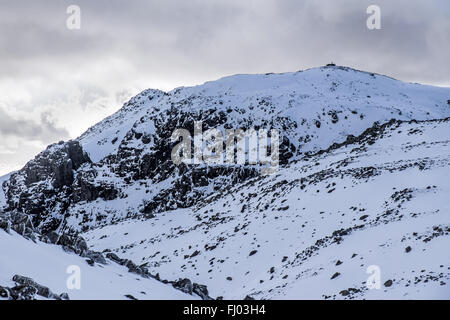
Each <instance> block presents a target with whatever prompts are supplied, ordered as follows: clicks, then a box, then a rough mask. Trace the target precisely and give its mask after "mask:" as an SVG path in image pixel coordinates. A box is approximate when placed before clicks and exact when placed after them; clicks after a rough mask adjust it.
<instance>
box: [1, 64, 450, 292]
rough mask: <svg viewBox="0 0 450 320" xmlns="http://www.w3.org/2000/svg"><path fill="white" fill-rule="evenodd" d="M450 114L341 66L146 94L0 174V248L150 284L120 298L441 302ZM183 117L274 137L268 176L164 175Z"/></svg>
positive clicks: (417, 91) (202, 171) (236, 170)
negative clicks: (270, 132)
mask: <svg viewBox="0 0 450 320" xmlns="http://www.w3.org/2000/svg"><path fill="white" fill-rule="evenodd" d="M449 117H450V88H438V87H431V86H424V85H420V84H410V83H404V82H401V81H398V80H395V79H392V78H389V77H386V76H382V75H378V74H373V73H367V72H362V71H357V70H354V69H351V68H346V67H338V66H326V67H321V68H316V69H310V70H306V71H299V72H293V73H285V74H266V75H236V76H231V77H226V78H222V79H220V80H217V81H212V82H207V83H205V84H203V85H200V86H195V87H188V88H184V87H183V88H177V89H175V90H173V91H171V92H167V93H166V92H162V91H159V90H146V91H144V92H142V93H141V94H139V95H137V96H136V97H134V98H132V99H131V100H130V101H129V102H127V103H126V104H125V105H124V106H123V107H122V108H121V109H120V110H119V111H118V112H116V113H115V114H113V115H111V116H110V117H108V118H106V119H104V120H103V121H101V122H100V123H98V124H96V125H95V126H93V127H91V128H90V129H89V130H87V131H86V132H85V133H84V134H83V135H81V136H80V137H79V138H78V139H75V140H72V141H68V142H60V143H58V144H54V145H51V146H49V147H48V148H47V149H46V150H45V151H43V152H42V153H40V154H39V155H38V156H36V158H35V159H33V160H31V161H30V162H29V163H27V164H26V166H25V167H24V168H23V169H21V170H19V171H17V172H14V173H12V174H10V175H8V176H5V177H4V178H3V181H4V182H3V194H2V195H0V200H1V202H2V205H3V207H4V208H3V213H2V214H0V227H1V226H2V227H3V229H5V230H6V229H8V230H9V229H12V230H11V231H10V233H12V235H7V234H3V235H2V239H1V240H0V243H2V247H3V244H8V247H10V248H14V247H17V248H18V249H17V250H14V251H13V252H18V251H23V252H28V251H30V252H32V251H36V252H40V250H41V251H42V252H46V254H50V253H47V252H53V251H55V259H58V261H60V262H62V261H63V260H64V259H65V258H64V257H65V256H66V255H67V256H68V255H71V256H70V258H67V259H68V260H70V259H81V258H80V257H79V256H82V257H84V258H85V259H86V258H87V260H88V262H89V264H92V265H93V266H90V265H89V264H87V263H86V262H83V261H81V262H80V263H81V264H85V265H87V266H89V267H90V268H94V269H92V270H96V269H98V268H104V269H107V270H109V271H108V272H110V273H111V274H113V273H114V272H117V271H114V269H113V268H120V267H123V268H125V270H126V267H128V270H129V271H131V272H134V273H136V274H139V275H140V276H143V277H144V278H145V281H150V282H151V283H150V282H149V284H148V286H154V289H153V294H152V295H149V296H145V295H142V294H140V295H139V294H138V293H139V292H140V291H146V290H141V289H139V290H138V289H137V288H140V287H139V286H137V287H136V286H135V284H133V283H132V281H131V280H130V282H127V284H126V285H125V286H126V287H127V288H126V290H125V291H126V292H125V291H124V292H121V293H120V294H121V296H122V297H125V295H127V294H129V295H132V296H133V297H136V298H156V297H158V294H157V291H158V290H159V289H157V288H159V286H165V287H164V289H162V293H161V296H160V298H167V297H169V296H168V295H166V293H167V294H169V293H170V292H171V291H173V292H174V293H173V296H171V298H174V299H175V298H184V297H185V296H186V297H197V298H199V297H202V298H208V295H209V296H211V297H213V298H216V297H224V298H229V299H242V298H244V297H246V296H249V297H252V298H255V299H283V298H290V299H299V298H302V299H304V298H317V299H328V298H336V299H339V298H446V299H448V298H450V295H449V292H450V290H449V288H450V284H449V281H450V254H449V253H448V249H447V248H448V245H449V244H450V237H449V236H450V234H449V233H450V212H449V209H450V200H449V197H448V194H449V191H450V184H449V183H448V182H447V179H446V177H447V176H448V175H449V173H450V166H449V162H450V146H449V143H450V119H449ZM194 121H202V123H203V129H204V130H206V129H209V128H218V129H219V130H221V131H223V132H225V130H226V129H239V128H242V129H246V130H248V129H252V128H255V129H259V128H265V129H278V130H279V132H280V164H281V166H280V168H279V169H278V171H277V172H276V174H274V175H269V176H264V175H260V174H259V171H258V168H256V167H255V166H253V165H250V164H245V165H232V166H230V165H225V164H223V165H204V164H202V165H186V164H182V165H180V166H177V165H175V164H174V163H173V162H172V160H171V151H172V149H173V146H174V145H175V143H174V142H172V141H171V139H170V137H171V134H172V132H173V131H174V130H175V129H177V128H184V129H187V130H188V131H190V132H193V129H194V128H193V127H194ZM0 232H2V231H1V230H0ZM15 233H19V234H21V235H23V236H24V237H25V238H27V239H31V240H33V241H35V242H36V244H33V243H31V242H30V244H25V243H26V240H24V239H21V238H20V237H18V236H17V235H15ZM81 237H82V238H84V240H83V239H82V238H81ZM80 241H81V243H82V244H83V243H84V241H86V242H85V246H84V245H81V246H80ZM43 242H46V243H43ZM49 243H50V244H49ZM51 243H53V244H59V245H62V246H63V248H64V249H65V250H66V251H69V252H71V253H64V252H63V251H62V249H61V248H58V247H55V248H53V247H54V245H51ZM27 250H28V251H27ZM58 250H59V251H58ZM56 251H58V253H56ZM76 255H78V257H77V256H76ZM2 256H3V255H2ZM30 256H31V257H32V256H33V255H30ZM34 256H36V255H34ZM6 257H7V258H5V260H4V261H8V262H7V263H6V262H4V261H3V258H2V262H1V263H0V267H1V266H7V267H6V269H8V270H11V271H10V272H9V273H4V274H8V276H7V278H8V279H9V280H8V281H12V280H11V277H10V275H9V274H10V273H14V271H13V270H14V268H15V266H16V265H17V261H16V259H17V258H15V256H14V254H13V253H12V252H10V251H6ZM119 257H120V258H119ZM51 261H52V260H51V259H50V260H49V261H47V263H51ZM113 262H117V263H118V264H119V266H116V264H117V263H116V264H114V263H113ZM55 264H56V262H55ZM124 266H125V267H124ZM369 266H376V267H377V268H379V270H380V272H381V273H380V277H381V281H382V285H381V289H368V288H367V286H366V284H365V283H366V280H367V278H368V277H369V274H367V273H366V271H367V268H368V267H369ZM369 269H370V268H369ZM20 270H21V271H20V272H22V273H25V271H26V270H22V269H20ZM90 270H91V269H90ZM63 272H65V270H63ZM92 273H93V274H94V273H95V272H94V271H92ZM28 274H30V275H32V274H35V273H33V272H32V271H31V270H30V272H28ZM156 274H159V275H158V276H156ZM25 276H26V274H25ZM36 277H38V278H39V279H43V280H38V279H35V280H36V281H43V283H42V284H43V285H48V286H50V285H51V284H52V285H53V282H51V283H50V282H49V283H48V284H46V283H44V282H45V281H46V280H45V275H41V276H39V274H38V275H37V276H36ZM105 277H106V276H105ZM132 279H134V278H133V277H132ZM161 279H168V281H164V283H162V282H161ZM177 279H181V281H176V280H177ZM182 279H185V280H182ZM188 279H189V280H188ZM0 280H1V281H2V282H3V283H2V282H0V285H8V283H6V282H5V281H7V279H0ZM156 280H159V281H156ZM105 281H106V280H105ZM111 281H113V280H111ZM197 283H200V284H202V285H198V284H197ZM9 285H11V283H9ZM63 285H64V283H63V284H61V283H60V284H54V287H55V289H54V290H57V289H58V290H59V291H61V289H59V288H62V286H63ZM203 285H206V286H207V289H208V290H206V288H205V287H204V286H203ZM144 286H147V283H146V284H144ZM172 287H175V288H176V289H180V290H181V291H184V293H183V292H181V293H180V290H175V288H172ZM128 288H129V289H128ZM186 288H187V289H186ZM169 289H170V290H169ZM172 289H173V290H172ZM127 290H128V291H127ZM167 290H169V291H167ZM59 291H58V292H59ZM112 291H114V290H112ZM193 292H194V296H191V295H185V293H187V294H190V293H193ZM180 294H181V296H180ZM184 295H185V296H184ZM69 296H70V293H69ZM74 297H75V298H77V297H82V296H81V295H74ZM86 297H101V291H98V292H94V291H89V293H86ZM103 297H104V298H109V297H110V296H109V295H107V294H105V295H104V296H103Z"/></svg>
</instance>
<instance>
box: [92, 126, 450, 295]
mask: <svg viewBox="0 0 450 320" xmlns="http://www.w3.org/2000/svg"><path fill="white" fill-rule="evenodd" d="M384 131H385V132H383V133H382V134H380V136H379V137H377V139H376V141H375V143H373V144H368V143H367V142H363V143H356V144H350V145H347V146H343V147H341V148H338V149H336V150H333V151H331V152H329V153H324V154H321V155H317V156H314V157H312V158H310V159H308V160H301V161H298V162H296V163H293V164H292V165H289V166H287V167H284V168H282V169H281V170H280V172H279V173H278V174H277V175H276V176H270V177H259V178H255V179H252V180H250V181H248V182H246V183H242V184H240V185H237V186H235V187H233V188H232V189H230V190H222V193H220V194H219V195H218V196H217V197H214V198H212V199H211V201H210V203H209V204H207V205H202V206H200V207H194V208H189V209H181V210H176V211H170V212H164V213H161V214H159V215H158V216H157V217H156V218H154V219H151V220H147V221H140V220H129V221H125V222H122V223H119V224H117V225H111V226H106V227H103V228H98V229H94V230H92V231H89V232H87V233H86V234H85V238H86V239H87V241H88V243H89V244H90V245H91V246H92V248H94V249H96V250H102V249H105V248H108V249H111V250H113V252H117V253H118V254H120V255H123V256H126V257H128V258H130V259H133V260H135V261H139V262H140V263H141V262H142V263H144V262H147V263H149V265H150V266H151V268H152V269H153V270H155V271H157V272H159V273H160V274H161V275H162V276H165V277H174V276H175V275H177V276H180V275H183V276H186V277H188V278H190V279H193V280H195V281H199V282H201V283H205V284H206V285H207V286H208V288H209V290H210V292H211V295H212V296H213V297H214V296H223V297H225V298H229V299H242V298H243V297H245V296H246V295H251V296H253V297H255V298H258V299H259V298H262V299H280V298H288V299H323V298H337V299H338V298H364V299H403V298H407V299H408V298H413V299H433V298H438V299H449V298H450V253H449V251H448V246H449V244H450V200H449V199H450V198H449V197H448V195H449V194H450V185H449V183H448V176H449V175H450V166H449V162H450V120H449V119H447V120H446V121H430V122H421V123H415V122H412V123H402V124H398V123H394V124H391V125H390V126H388V127H387V128H386V129H385V130H384ZM381 135H382V137H381ZM363 141H364V140H363ZM407 247H411V248H412V250H411V251H410V252H406V251H405V250H406V248H407ZM254 250H256V253H254V254H251V253H252V251H254ZM337 261H341V262H342V264H339V265H337ZM370 265H377V266H379V267H380V269H381V280H382V283H383V284H384V283H385V282H386V281H388V280H392V281H393V284H392V286H390V287H385V286H383V285H382V289H380V290H368V289H367V288H366V286H365V281H366V280H367V278H368V276H369V275H368V274H367V273H366V271H367V267H368V266H370ZM272 268H273V269H272ZM336 272H338V273H339V275H338V276H337V277H336V278H334V279H331V277H332V276H333V275H334V274H335V273H336ZM229 277H230V278H229ZM349 288H355V289H357V291H356V292H355V293H352V294H350V295H345V294H346V292H345V290H347V291H348V290H349ZM341 292H342V293H343V294H344V295H343V294H341ZM350 292H351V290H350Z"/></svg>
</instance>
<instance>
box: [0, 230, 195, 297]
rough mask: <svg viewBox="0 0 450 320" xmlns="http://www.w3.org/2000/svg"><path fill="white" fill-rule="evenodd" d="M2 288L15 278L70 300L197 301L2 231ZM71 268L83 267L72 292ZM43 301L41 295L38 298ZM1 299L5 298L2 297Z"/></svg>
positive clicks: (114, 267)
mask: <svg viewBox="0 0 450 320" xmlns="http://www.w3.org/2000/svg"><path fill="white" fill-rule="evenodd" d="M0 243H1V251H0V252H1V253H0V254H1V257H2V258H1V263H0V285H2V286H11V287H12V286H14V281H12V278H13V276H14V275H16V274H18V275H22V276H26V277H30V278H32V279H33V280H35V281H36V282H37V283H39V284H41V285H44V286H47V287H49V288H50V289H51V290H52V291H53V292H54V293H57V294H60V293H63V292H66V293H68V294H69V297H70V299H72V300H77V299H83V300H91V299H110V300H118V299H127V297H126V295H132V296H133V297H135V298H136V299H169V300H171V299H184V300H189V299H195V297H194V296H191V295H187V294H185V293H183V292H181V291H178V290H175V289H174V288H172V287H171V286H168V285H166V284H163V283H161V282H158V281H156V280H154V279H147V278H143V277H140V276H138V275H135V274H132V273H129V272H128V270H127V269H126V268H125V267H124V266H120V265H118V264H115V263H113V262H110V263H109V264H108V265H100V264H95V265H94V266H90V265H89V264H88V263H87V262H86V261H85V259H83V258H81V257H79V256H77V255H75V254H70V253H67V252H64V251H63V250H62V248H61V247H60V246H56V245H51V244H46V243H42V242H38V243H34V242H32V241H29V240H26V239H25V238H23V237H22V236H20V235H18V234H17V233H15V232H12V234H7V233H6V232H4V231H3V230H0ZM71 265H75V266H78V267H80V271H81V273H80V275H81V288H80V289H79V290H78V289H68V288H67V285H66V283H67V279H68V278H69V276H70V275H71V274H68V273H66V271H67V268H68V267H69V266H71ZM38 298H39V296H38ZM0 299H1V298H0Z"/></svg>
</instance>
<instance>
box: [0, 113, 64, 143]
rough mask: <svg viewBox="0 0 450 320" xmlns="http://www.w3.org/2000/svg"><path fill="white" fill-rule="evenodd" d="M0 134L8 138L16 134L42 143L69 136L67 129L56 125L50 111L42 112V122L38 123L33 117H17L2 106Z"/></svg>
mask: <svg viewBox="0 0 450 320" xmlns="http://www.w3.org/2000/svg"><path fill="white" fill-rule="evenodd" d="M0 134H1V135H2V136H3V137H6V138H8V137H11V136H16V137H20V138H22V139H28V140H34V141H40V142H42V143H50V142H53V141H54V140H55V139H66V138H67V137H69V134H68V132H67V130H65V129H64V128H59V127H57V126H56V125H55V123H54V121H53V120H52V118H51V115H50V114H49V113H48V112H43V113H41V118H40V123H38V122H36V121H34V120H31V119H16V118H14V117H12V116H11V115H9V114H8V113H7V112H6V111H5V110H3V109H1V108H0Z"/></svg>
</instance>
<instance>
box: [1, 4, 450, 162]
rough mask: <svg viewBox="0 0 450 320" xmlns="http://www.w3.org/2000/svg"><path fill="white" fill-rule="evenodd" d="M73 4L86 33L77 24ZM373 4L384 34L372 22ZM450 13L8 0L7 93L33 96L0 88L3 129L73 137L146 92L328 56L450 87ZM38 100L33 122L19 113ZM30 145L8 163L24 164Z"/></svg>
mask: <svg viewBox="0 0 450 320" xmlns="http://www.w3.org/2000/svg"><path fill="white" fill-rule="evenodd" d="M74 3H76V4H78V5H79V6H80V7H81V30H77V31H70V30H68V29H67V28H66V19H67V17H68V15H67V14H66V8H67V6H68V5H71V4H74ZM371 4H377V5H379V6H380V7H381V19H382V30H375V31H370V30H368V29H367V28H366V19H367V17H368V16H367V14H366V8H367V7H368V6H369V5H371ZM449 17H450V2H449V1H448V0H430V1H423V0H397V1H392V0H376V1H373V0H340V1H336V0H321V1H317V0H303V1H301V0H249V1H242V0H214V1H209V0H191V1H182V0H165V1H162V0H133V1H121V0H96V1H92V0H77V1H72V0H59V1H47V0H10V1H5V0H0V92H5V91H6V90H10V89H11V85H10V84H11V83H14V85H15V86H16V87H17V88H20V89H23V90H22V91H26V92H27V96H29V97H30V99H29V101H28V100H26V99H22V97H21V94H22V93H21V92H22V91H21V92H20V93H17V96H16V97H14V99H12V98H10V97H9V98H5V96H9V95H8V94H6V95H0V105H3V106H8V108H3V109H1V108H0V135H1V136H2V137H4V136H6V137H22V139H25V140H26V139H38V140H39V141H41V142H43V143H50V142H55V141H58V140H61V139H66V138H74V137H75V136H76V135H78V134H80V133H81V132H82V131H83V130H85V129H87V128H88V127H89V126H90V125H92V124H93V123H92V122H93V121H94V120H93V119H95V121H97V120H99V119H101V117H103V116H107V115H108V114H110V113H112V112H113V111H115V110H117V108H119V107H120V106H121V104H122V103H123V102H124V101H125V100H126V99H127V98H128V97H129V96H130V95H132V94H137V93H138V91H139V90H141V89H145V88H148V87H154V88H160V89H165V90H167V89H171V88H173V87H175V86H179V85H192V84H198V83H201V82H204V81H207V80H212V79H215V78H219V77H221V76H225V75H230V74H235V73H265V72H284V71H295V70H299V69H306V68H310V67H315V66H320V65H323V64H326V63H328V62H330V61H334V62H335V63H337V64H341V65H347V66H351V67H355V68H358V69H363V70H367V71H372V72H377V73H381V74H386V75H389V76H392V77H395V78H398V79H401V80H405V81H414V82H422V83H430V84H441V85H442V84H446V85H450V72H449V71H450V60H449V59H448V53H449V52H450V37H449V34H450V19H449ZM5 83H6V84H5ZM8 93H9V92H8ZM73 96H75V99H73ZM8 99H9V100H8ZM11 99H12V100H11ZM22 100H23V101H24V102H23V101H22ZM18 101H19V102H18ZM22 102H23V103H22ZM12 103H16V104H18V105H13V104H12ZM19 103H20V105H19ZM112 104H114V105H112ZM36 108H38V109H40V110H39V112H38V113H39V114H40V118H39V117H38V118H37V120H29V119H26V118H23V117H20V116H18V115H17V114H15V110H17V109H20V111H21V112H23V111H26V110H27V109H29V110H30V111H31V110H33V111H36ZM44 110H47V111H44ZM47 112H49V113H47ZM69 112H73V116H71V117H70V120H69V119H68V117H67V116H66V117H64V114H67V113H69ZM74 123H76V124H77V126H78V127H77V128H75V129H74V128H73V124H74ZM69 127H70V130H69V129H67V128H69ZM64 128H66V129H64ZM12 140H13V139H12ZM19 144H20V143H19ZM25 145H26V144H24V143H22V144H21V146H22V147H20V148H19V149H18V150H19V151H17V152H21V155H15V156H14V157H12V156H11V157H9V158H8V159H13V158H14V159H16V160H14V161H19V160H17V159H21V160H20V161H22V162H25V161H26V160H28V158H27V157H28V156H29V154H30V152H29V151H24V150H25V148H26V147H25ZM1 147H2V145H1V144H0V150H1ZM30 148H31V147H30ZM33 150H35V149H33ZM5 157H6V156H5ZM4 159H6V158H3V156H2V155H0V163H1V162H2V161H3V160H4ZM4 161H10V160H4ZM11 161H12V160H11ZM20 161H19V162H20Z"/></svg>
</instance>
